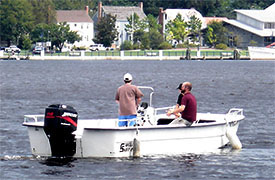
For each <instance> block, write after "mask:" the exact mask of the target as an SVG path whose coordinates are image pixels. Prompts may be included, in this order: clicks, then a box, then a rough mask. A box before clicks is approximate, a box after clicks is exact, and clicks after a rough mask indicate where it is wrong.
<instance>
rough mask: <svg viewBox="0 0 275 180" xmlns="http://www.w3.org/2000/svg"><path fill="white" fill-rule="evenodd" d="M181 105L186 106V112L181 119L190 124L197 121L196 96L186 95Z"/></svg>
mask: <svg viewBox="0 0 275 180" xmlns="http://www.w3.org/2000/svg"><path fill="white" fill-rule="evenodd" d="M181 105H184V106H185V108H184V110H183V111H182V112H181V117H182V118H183V119H186V120H188V121H190V122H194V121H196V118H197V101H196V98H195V96H193V94H191V93H190V92H188V93H187V94H184V95H183V97H182V99H181Z"/></svg>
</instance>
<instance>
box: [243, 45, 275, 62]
mask: <svg viewBox="0 0 275 180" xmlns="http://www.w3.org/2000/svg"><path fill="white" fill-rule="evenodd" d="M248 51H249V56H250V59H251V60H275V48H266V47H250V46H249V47H248Z"/></svg>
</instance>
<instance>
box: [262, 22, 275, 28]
mask: <svg viewBox="0 0 275 180" xmlns="http://www.w3.org/2000/svg"><path fill="white" fill-rule="evenodd" d="M264 28H265V29H275V23H271V22H268V23H264Z"/></svg>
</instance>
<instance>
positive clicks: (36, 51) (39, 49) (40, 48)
mask: <svg viewBox="0 0 275 180" xmlns="http://www.w3.org/2000/svg"><path fill="white" fill-rule="evenodd" d="M42 50H43V47H42V46H35V47H34V48H33V50H32V53H33V54H40V53H41V51H42Z"/></svg>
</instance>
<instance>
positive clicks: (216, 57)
mask: <svg viewBox="0 0 275 180" xmlns="http://www.w3.org/2000/svg"><path fill="white" fill-rule="evenodd" d="M0 60H121V61H123V60H156V61H167V60H168V61H169V60H181V61H190V60H234V61H238V60H251V59H250V57H247V56H243V57H240V59H233V57H232V56H227V57H219V56H207V57H191V59H190V60H187V59H185V57H183V56H123V57H122V56H18V55H14V56H2V57H0ZM261 60H268V59H261ZM273 60H275V59H273Z"/></svg>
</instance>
